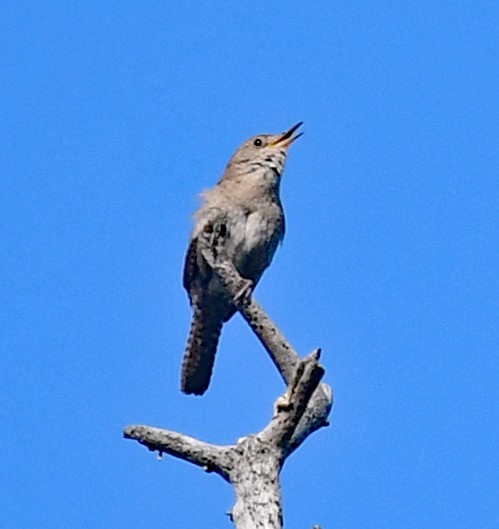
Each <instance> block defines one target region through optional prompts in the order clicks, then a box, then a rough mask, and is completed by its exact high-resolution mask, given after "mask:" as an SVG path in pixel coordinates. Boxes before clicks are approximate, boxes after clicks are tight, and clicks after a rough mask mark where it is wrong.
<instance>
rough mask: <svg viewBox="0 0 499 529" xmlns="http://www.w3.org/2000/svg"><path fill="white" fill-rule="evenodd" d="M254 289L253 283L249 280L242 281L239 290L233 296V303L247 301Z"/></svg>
mask: <svg viewBox="0 0 499 529" xmlns="http://www.w3.org/2000/svg"><path fill="white" fill-rule="evenodd" d="M254 287H255V282H254V281H252V280H251V279H243V280H242V285H241V288H240V289H239V290H238V292H237V294H236V295H235V296H234V301H241V300H242V301H249V300H250V298H251V294H252V293H253V288H254Z"/></svg>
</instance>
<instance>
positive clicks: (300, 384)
mask: <svg viewBox="0 0 499 529" xmlns="http://www.w3.org/2000/svg"><path fill="white" fill-rule="evenodd" d="M319 355H320V351H319V350H316V351H314V352H313V353H312V354H310V355H309V356H307V357H306V358H304V359H303V360H301V362H300V363H299V364H298V367H297V369H296V375H295V377H294V379H293V381H292V383H291V384H290V385H289V386H288V389H287V391H286V393H285V394H284V395H283V397H281V398H280V399H278V401H277V405H276V414H275V415H274V418H273V420H272V422H271V423H270V424H269V426H268V427H267V428H266V429H265V430H264V432H262V438H266V439H268V440H269V441H270V442H273V443H275V444H277V446H281V447H282V448H283V450H284V451H285V452H287V451H288V450H287V447H288V444H289V441H290V439H291V438H292V436H293V434H294V433H295V430H296V428H297V426H298V423H299V421H300V420H301V418H302V416H303V414H304V412H305V409H306V408H307V406H308V404H309V401H310V399H311V397H312V394H313V393H314V391H315V389H316V388H317V386H318V384H319V382H320V380H321V378H322V377H323V375H324V369H323V368H322V367H321V366H320V365H319V362H318V360H319Z"/></svg>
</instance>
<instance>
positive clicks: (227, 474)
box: [124, 240, 333, 529]
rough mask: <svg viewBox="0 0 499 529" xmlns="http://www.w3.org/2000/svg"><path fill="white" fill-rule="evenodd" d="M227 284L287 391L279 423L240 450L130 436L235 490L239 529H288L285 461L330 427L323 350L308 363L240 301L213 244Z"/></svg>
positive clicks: (129, 431) (147, 431) (213, 257)
mask: <svg viewBox="0 0 499 529" xmlns="http://www.w3.org/2000/svg"><path fill="white" fill-rule="evenodd" d="M201 251H202V252H203V257H204V258H205V259H206V261H207V263H208V264H209V265H210V266H211V267H212V268H213V269H214V270H215V271H216V273H217V274H218V275H219V276H220V278H221V279H222V281H223V283H224V285H225V287H226V288H227V290H228V292H229V293H230V294H231V295H232V296H233V298H234V299H236V300H237V301H236V306H237V308H238V310H239V311H240V313H241V314H242V316H243V318H244V319H245V320H246V321H247V322H248V324H249V325H250V327H251V328H252V329H253V331H254V332H255V334H256V335H257V336H258V339H259V340H260V341H261V343H262V344H263V346H264V348H265V349H266V351H267V352H268V353H269V355H270V357H271V359H272V361H273V362H274V364H275V365H276V367H277V369H278V371H279V373H280V374H281V376H282V378H283V380H284V381H285V383H286V385H287V390H286V392H285V393H284V395H282V396H281V397H279V398H278V399H277V401H276V403H275V406H274V416H273V417H272V419H271V420H270V422H269V424H268V425H267V426H266V427H265V428H264V429H263V430H262V431H260V432H258V433H256V434H254V435H250V436H247V437H243V438H242V439H240V440H239V441H238V442H237V443H236V444H234V445H227V446H220V445H214V444H210V443H206V442H203V441H200V440H198V439H194V438H192V437H189V436H187V435H184V434H180V433H177V432H172V431H170V430H164V429H161V428H155V427H151V426H129V427H127V428H126V429H125V431H124V437H125V438H127V439H134V440H136V441H138V442H139V443H141V444H143V445H145V446H146V447H147V448H149V449H150V450H153V451H158V452H159V453H160V455H162V454H163V453H166V454H169V455H171V456H174V457H178V458H180V459H184V460H185V461H188V462H190V463H193V464H195V465H198V466H200V467H202V468H203V469H204V470H206V471H207V472H214V473H216V474H219V475H220V476H221V477H222V478H223V479H224V480H226V481H227V482H229V483H230V484H231V485H232V486H233V488H234V491H235V495H236V502H235V505H234V507H233V509H232V511H231V513H230V516H231V519H232V520H233V522H234V524H235V526H236V528H237V529H282V526H283V525H282V524H283V517H282V509H281V487H280V481H279V475H280V472H281V469H282V466H283V464H284V461H285V459H286V458H287V457H288V456H289V455H290V454H291V453H292V452H293V451H294V450H296V448H297V447H298V446H300V444H301V443H302V442H303V441H304V440H305V439H306V438H307V437H308V436H309V435H310V434H311V433H313V432H314V431H316V430H318V429H319V428H321V427H323V426H327V425H328V420H327V419H328V416H329V413H330V411H331V407H332V404H333V394H332V390H331V387H330V386H328V385H327V384H324V383H321V379H322V377H323V375H324V369H323V368H322V367H321V366H320V365H319V358H320V350H319V349H317V350H315V351H314V352H312V353H311V354H310V355H309V356H307V357H305V358H304V359H300V357H299V356H298V354H297V353H296V351H295V350H294V349H293V347H292V346H291V345H290V344H289V342H288V341H287V340H286V338H285V337H284V336H283V335H282V333H281V332H280V331H279V329H278V328H277V327H276V326H275V325H274V323H273V322H272V321H271V320H270V318H269V317H268V316H267V315H266V314H265V312H264V311H263V309H262V308H261V307H260V305H259V304H258V303H257V302H256V301H255V300H254V299H253V298H252V299H247V298H241V299H239V297H238V293H239V292H240V290H241V285H243V284H244V280H243V279H242V278H241V277H240V276H239V274H238V272H237V271H236V270H235V268H234V267H233V266H232V265H231V264H230V262H229V261H228V260H227V259H225V258H224V251H223V244H220V245H218V246H217V244H213V240H210V241H206V245H205V247H204V248H202V250H201Z"/></svg>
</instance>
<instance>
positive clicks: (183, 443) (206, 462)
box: [123, 425, 232, 481]
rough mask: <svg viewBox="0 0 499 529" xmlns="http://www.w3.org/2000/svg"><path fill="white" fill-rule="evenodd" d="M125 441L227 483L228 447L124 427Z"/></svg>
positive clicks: (148, 428) (170, 433) (168, 432)
mask: <svg viewBox="0 0 499 529" xmlns="http://www.w3.org/2000/svg"><path fill="white" fill-rule="evenodd" d="M123 437H124V438H125V439H135V440H136V441H138V442H139V443H140V444H142V445H144V446H146V447H147V448H149V450H152V451H154V450H157V451H158V452H159V453H160V454H163V453H165V454H169V455H171V456H174V457H178V458H179V459H183V460H184V461H188V462H189V463H194V464H195V465H197V466H199V467H202V468H203V469H204V470H205V471H206V472H215V473H217V474H219V475H220V476H222V477H223V478H224V479H225V480H227V481H229V477H228V469H227V467H228V465H230V459H229V458H228V455H227V454H228V453H229V452H230V450H231V448H232V447H230V446H219V445H214V444H210V443H205V442H203V441H200V440H198V439H195V438H194V437H190V436H188V435H184V434H181V433H178V432H173V431H171V430H164V429H162V428H156V427H154V426H139V425H136V426H128V427H127V428H126V429H125V431H124V432H123Z"/></svg>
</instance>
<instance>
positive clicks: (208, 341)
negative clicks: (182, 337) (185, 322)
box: [180, 309, 223, 395]
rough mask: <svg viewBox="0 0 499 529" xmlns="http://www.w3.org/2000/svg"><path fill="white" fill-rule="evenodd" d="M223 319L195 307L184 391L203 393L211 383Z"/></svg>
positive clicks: (184, 365) (186, 362) (183, 382)
mask: <svg viewBox="0 0 499 529" xmlns="http://www.w3.org/2000/svg"><path fill="white" fill-rule="evenodd" d="M222 325H223V321H222V320H220V318H216V317H214V316H213V315H210V314H206V311H201V310H199V309H198V310H196V309H194V315H193V318H192V323H191V330H190V333H189V339H188V341H187V347H186V349H185V354H184V360H183V362H182V374H181V381H180V387H181V389H182V391H183V392H184V393H187V394H191V393H194V395H202V394H203V393H204V392H205V391H206V390H207V389H208V385H209V384H210V378H211V372H212V370H213V364H214V362H215V353H216V351H217V345H218V340H219V338H220V333H221V332H222Z"/></svg>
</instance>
